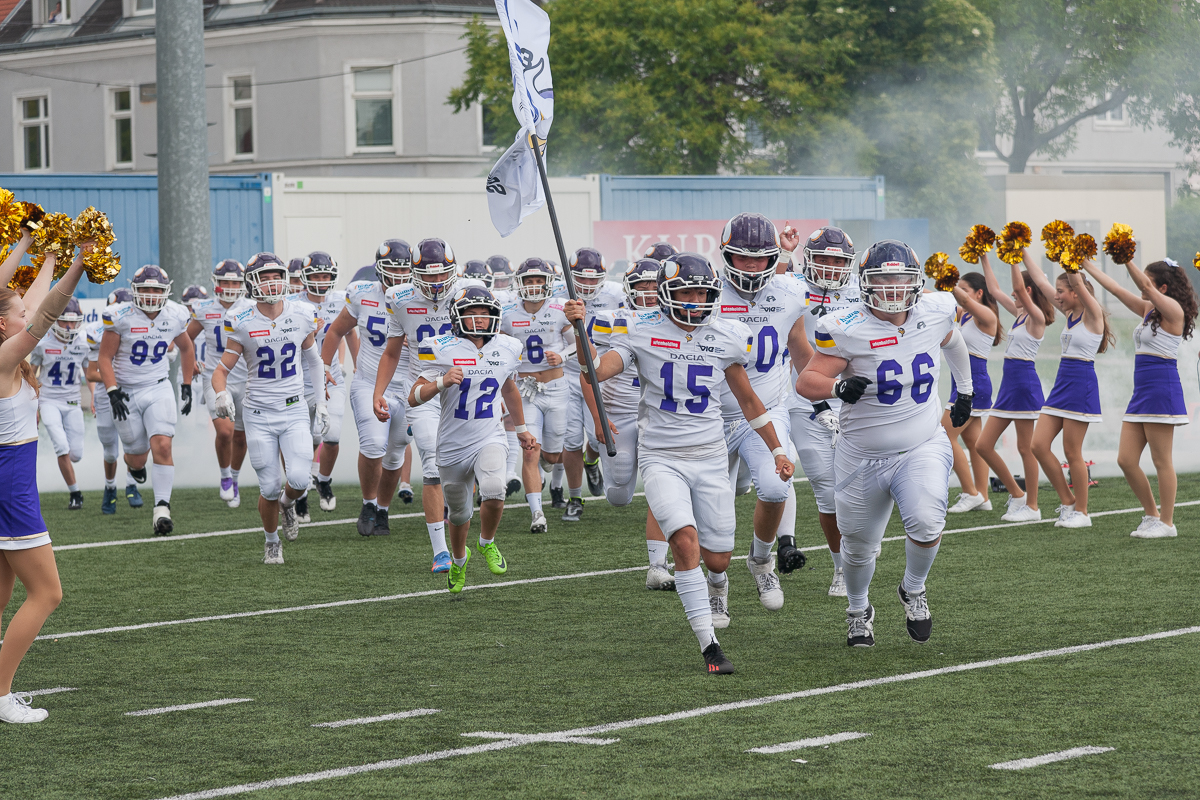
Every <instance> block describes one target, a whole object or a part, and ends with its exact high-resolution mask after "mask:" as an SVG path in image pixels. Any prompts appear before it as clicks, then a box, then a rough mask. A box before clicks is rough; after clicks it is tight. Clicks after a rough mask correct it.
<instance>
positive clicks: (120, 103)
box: [109, 89, 133, 167]
mask: <svg viewBox="0 0 1200 800" xmlns="http://www.w3.org/2000/svg"><path fill="white" fill-rule="evenodd" d="M109 97H110V98H111V105H110V107H109V116H110V118H111V120H112V122H111V129H112V137H113V138H112V143H113V147H112V165H113V167H132V166H133V90H132V89H115V90H113V92H112V93H111V94H110V95H109Z"/></svg>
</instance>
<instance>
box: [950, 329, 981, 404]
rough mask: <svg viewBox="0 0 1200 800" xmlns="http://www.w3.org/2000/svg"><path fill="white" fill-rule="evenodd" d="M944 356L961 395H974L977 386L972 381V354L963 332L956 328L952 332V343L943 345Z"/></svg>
mask: <svg viewBox="0 0 1200 800" xmlns="http://www.w3.org/2000/svg"><path fill="white" fill-rule="evenodd" d="M942 354H943V355H944V356H946V363H947V364H949V365H950V374H951V375H952V376H954V383H955V385H956V386H957V387H958V393H959V394H974V393H975V385H974V382H973V381H972V380H971V354H970V353H969V352H968V351H967V340H966V339H964V338H963V335H962V331H960V330H959V329H958V328H954V329H953V330H951V331H950V341H949V342H947V343H946V344H944V345H942Z"/></svg>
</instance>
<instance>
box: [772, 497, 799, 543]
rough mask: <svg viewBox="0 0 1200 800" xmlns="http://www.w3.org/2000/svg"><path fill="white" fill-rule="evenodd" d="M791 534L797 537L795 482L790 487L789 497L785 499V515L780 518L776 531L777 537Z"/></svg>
mask: <svg viewBox="0 0 1200 800" xmlns="http://www.w3.org/2000/svg"><path fill="white" fill-rule="evenodd" d="M780 536H791V537H792V538H793V539H795V538H796V486H795V484H793V485H792V486H790V487H788V493H787V499H786V500H784V501H783V517H782V518H781V519H780V520H779V527H778V528H777V529H776V531H775V537H776V538H779V537H780Z"/></svg>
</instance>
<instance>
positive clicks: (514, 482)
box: [504, 478, 521, 500]
mask: <svg viewBox="0 0 1200 800" xmlns="http://www.w3.org/2000/svg"><path fill="white" fill-rule="evenodd" d="M519 491H521V480H520V479H519V478H509V479H508V483H507V484H506V485H505V487H504V499H505V500H507V499H508V498H510V497H512V496H513V495H514V494H516V493H517V492H519Z"/></svg>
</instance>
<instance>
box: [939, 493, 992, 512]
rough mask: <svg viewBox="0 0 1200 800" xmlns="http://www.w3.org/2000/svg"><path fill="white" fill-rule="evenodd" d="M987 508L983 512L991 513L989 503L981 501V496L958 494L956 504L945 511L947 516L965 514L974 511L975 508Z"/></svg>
mask: <svg viewBox="0 0 1200 800" xmlns="http://www.w3.org/2000/svg"><path fill="white" fill-rule="evenodd" d="M985 505H986V506H987V508H986V509H985V510H987V511H991V510H992V504H991V502H989V501H987V500H984V499H983V494H982V493H980V494H960V495H959V496H958V502H957V503H955V504H954V505H952V506H950V507H949V508H948V509H946V513H948V514H965V513H966V512H968V511H974V510H975V509H977V508H982V507H983V506H985Z"/></svg>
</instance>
